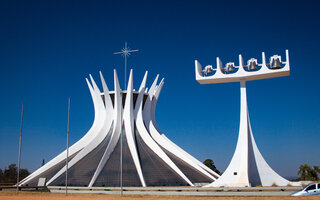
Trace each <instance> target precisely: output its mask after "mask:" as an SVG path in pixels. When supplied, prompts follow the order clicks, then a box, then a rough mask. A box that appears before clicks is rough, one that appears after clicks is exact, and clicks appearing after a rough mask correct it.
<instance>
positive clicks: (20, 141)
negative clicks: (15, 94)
mask: <svg viewBox="0 0 320 200" xmlns="http://www.w3.org/2000/svg"><path fill="white" fill-rule="evenodd" d="M23 106H24V103H23V102H22V111H21V124H20V138H19V156H18V176H17V193H19V181H20V180H19V179H20V161H21V144H22V125H23Z"/></svg>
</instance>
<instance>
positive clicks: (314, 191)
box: [291, 183, 320, 196]
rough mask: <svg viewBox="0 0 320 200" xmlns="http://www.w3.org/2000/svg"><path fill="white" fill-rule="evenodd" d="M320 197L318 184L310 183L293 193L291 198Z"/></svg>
mask: <svg viewBox="0 0 320 200" xmlns="http://www.w3.org/2000/svg"><path fill="white" fill-rule="evenodd" d="M307 195H320V183H311V184H309V185H307V186H306V187H305V188H303V189H302V190H300V191H297V192H294V193H292V194H291V196H307Z"/></svg>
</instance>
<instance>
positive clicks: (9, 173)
mask: <svg viewBox="0 0 320 200" xmlns="http://www.w3.org/2000/svg"><path fill="white" fill-rule="evenodd" d="M3 177H4V183H7V184H15V183H16V182H17V167H16V164H11V165H9V166H8V169H5V170H4V173H3Z"/></svg>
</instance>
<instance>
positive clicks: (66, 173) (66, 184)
mask: <svg viewBox="0 0 320 200" xmlns="http://www.w3.org/2000/svg"><path fill="white" fill-rule="evenodd" d="M69 124H70V97H69V99H68V126H67V157H66V196H67V195H68V158H69V127H70V126H69Z"/></svg>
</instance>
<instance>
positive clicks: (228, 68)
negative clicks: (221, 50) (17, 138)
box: [227, 64, 234, 72]
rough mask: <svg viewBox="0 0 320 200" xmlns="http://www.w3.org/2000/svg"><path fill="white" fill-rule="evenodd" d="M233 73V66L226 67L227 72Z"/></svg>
mask: <svg viewBox="0 0 320 200" xmlns="http://www.w3.org/2000/svg"><path fill="white" fill-rule="evenodd" d="M233 71H234V66H233V64H229V65H228V66H227V72H233Z"/></svg>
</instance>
